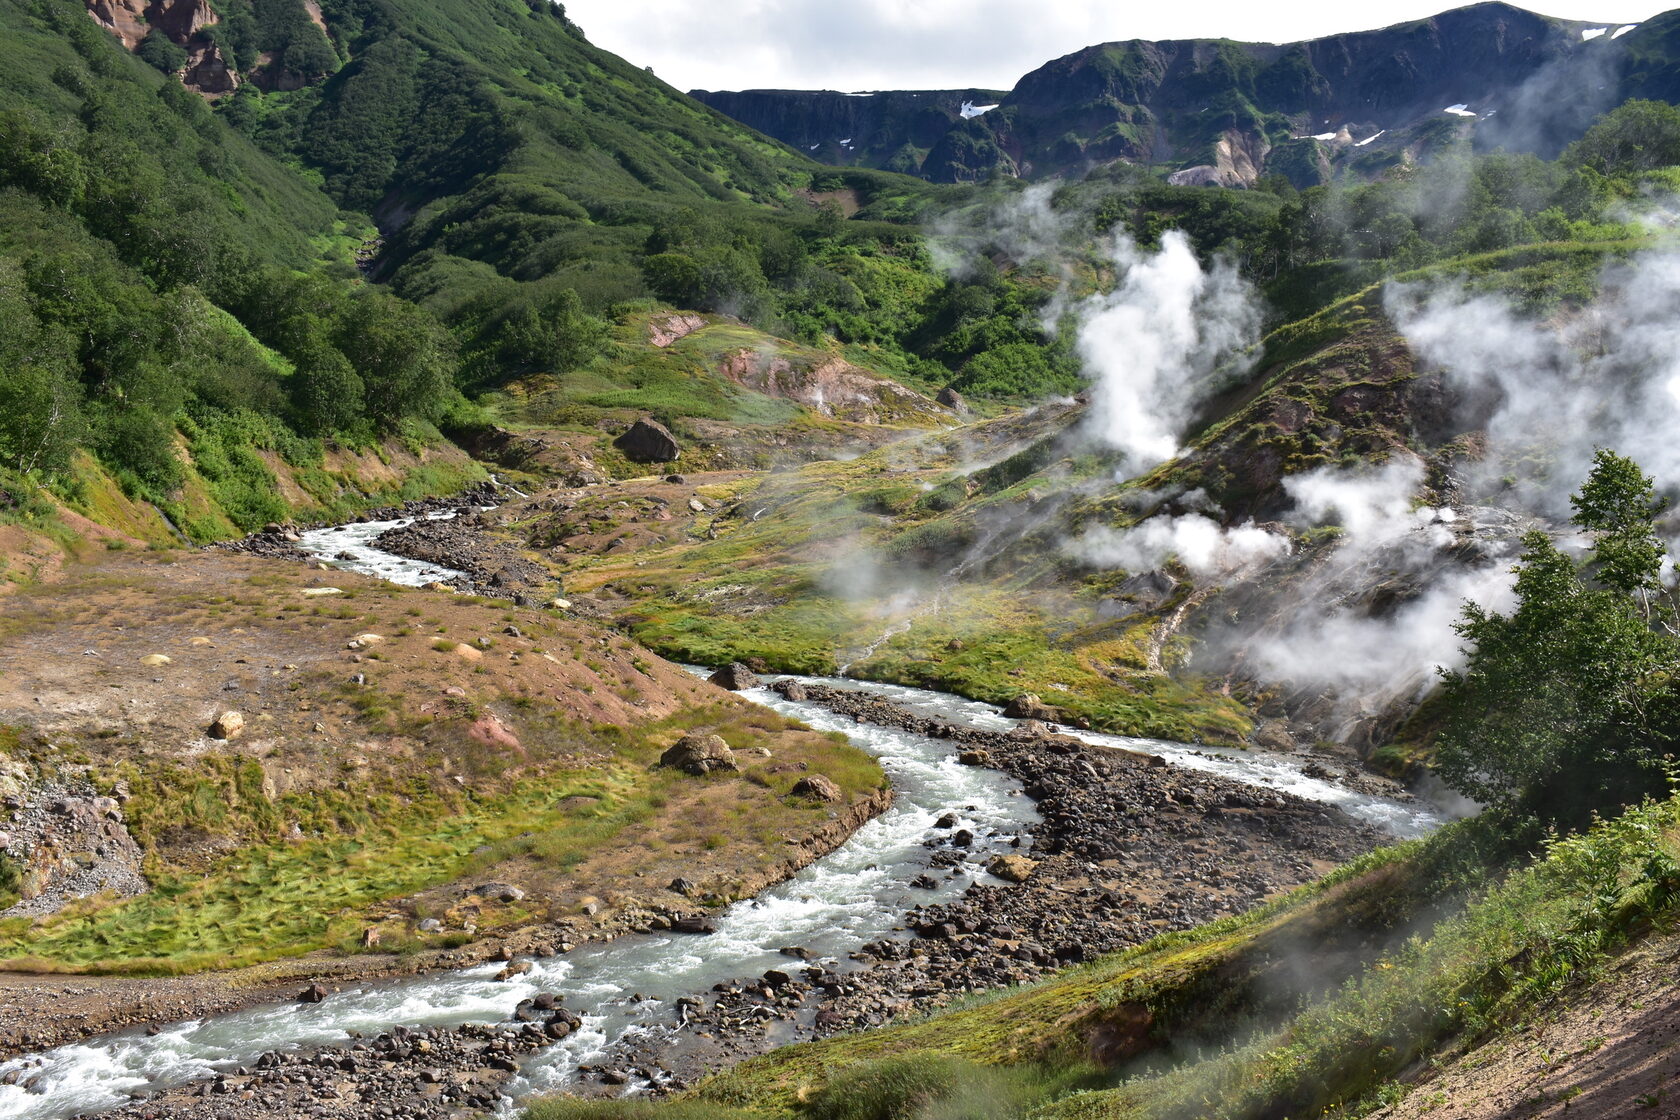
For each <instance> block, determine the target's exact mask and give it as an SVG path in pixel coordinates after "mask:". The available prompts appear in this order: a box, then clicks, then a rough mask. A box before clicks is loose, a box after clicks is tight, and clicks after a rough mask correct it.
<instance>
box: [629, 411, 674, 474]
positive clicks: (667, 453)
mask: <svg viewBox="0 0 1680 1120" xmlns="http://www.w3.org/2000/svg"><path fill="white" fill-rule="evenodd" d="M613 446H614V447H616V448H618V449H619V450H620V451H622V452H624V457H625V458H626V459H629V460H630V461H631V462H632V463H674V462H676V461H677V459H678V458H679V457H680V456H681V455H682V448H681V447H680V446H678V444H677V437H676V436H674V435H672V434H671V430H670V429H669V428H667V427H666V426H665V425H663V424H661V423H660V422H659V421H657V420H655V419H653V418H652V417H643V418H642V419H640V420H638V421H636V422H635V423H634V424H632V425H630V430H629V431H627V432H625V433H624V434H623V435H621V436H619V437H618V438H617V439H615V440H613Z"/></svg>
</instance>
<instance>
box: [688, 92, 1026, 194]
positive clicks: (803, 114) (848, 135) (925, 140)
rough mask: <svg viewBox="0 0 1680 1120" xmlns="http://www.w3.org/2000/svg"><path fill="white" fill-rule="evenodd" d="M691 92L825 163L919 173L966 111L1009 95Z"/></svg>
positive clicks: (709, 103) (746, 123)
mask: <svg viewBox="0 0 1680 1120" xmlns="http://www.w3.org/2000/svg"><path fill="white" fill-rule="evenodd" d="M689 96H690V97H693V98H695V99H696V100H699V101H703V102H705V103H706V104H707V105H710V106H711V107H712V108H714V109H716V110H718V111H719V112H720V113H723V114H725V115H726V116H730V117H734V118H735V119H736V120H738V121H740V122H741V123H742V124H745V125H748V126H750V127H752V128H756V129H757V130H758V131H760V132H762V133H764V134H765V135H767V136H773V137H775V138H776V139H778V140H780V141H782V142H783V143H784V144H787V145H788V146H790V147H792V148H795V149H797V150H798V151H800V152H803V153H804V154H806V155H808V156H810V157H811V158H812V159H815V160H818V161H819V162H822V163H827V164H832V165H836V166H856V167H880V168H886V169H887V170H890V171H902V172H906V173H908V174H916V173H917V172H918V171H920V169H921V165H922V160H923V159H924V158H925V157H926V155H927V153H928V149H930V148H932V147H933V146H934V145H935V144H937V143H938V142H939V140H940V138H941V137H943V136H944V135H945V134H946V133H947V132H949V131H950V129H951V127H952V126H953V125H955V124H958V123H960V122H961V121H963V120H964V119H965V118H964V115H963V114H964V113H965V112H966V113H968V114H971V115H974V114H977V113H978V112H979V111H980V110H981V109H982V108H983V107H988V106H995V105H996V104H997V103H998V102H999V101H1001V100H1002V99H1003V96H1004V95H1003V93H1002V92H1000V91H998V90H990V89H947V90H900V91H890V92H885V93H837V92H835V91H833V90H779V89H749V90H743V91H740V92H735V93H729V92H719V93H713V92H710V91H708V90H703V89H697V90H692V91H690V93H689Z"/></svg>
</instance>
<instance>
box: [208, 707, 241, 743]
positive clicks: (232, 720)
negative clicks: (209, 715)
mask: <svg viewBox="0 0 1680 1120" xmlns="http://www.w3.org/2000/svg"><path fill="white" fill-rule="evenodd" d="M244 730H245V717H244V716H242V715H240V714H239V713H238V712H232V711H229V712H223V713H222V714H221V715H219V716H217V717H216V718H215V719H213V720H211V721H210V738H212V739H236V738H238V737H239V733H240V732H241V731H244Z"/></svg>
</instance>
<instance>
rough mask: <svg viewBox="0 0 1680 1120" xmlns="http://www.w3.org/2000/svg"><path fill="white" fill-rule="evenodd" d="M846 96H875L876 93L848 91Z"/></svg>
mask: <svg viewBox="0 0 1680 1120" xmlns="http://www.w3.org/2000/svg"><path fill="white" fill-rule="evenodd" d="M845 96H847V97H874V96H875V95H874V94H873V93H848V94H846V95H845Z"/></svg>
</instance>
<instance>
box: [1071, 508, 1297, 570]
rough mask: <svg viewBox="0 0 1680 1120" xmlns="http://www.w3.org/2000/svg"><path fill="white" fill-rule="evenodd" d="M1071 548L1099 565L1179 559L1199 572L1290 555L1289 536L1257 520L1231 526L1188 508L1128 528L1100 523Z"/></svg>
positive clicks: (1132, 566)
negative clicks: (1177, 513) (1182, 513)
mask: <svg viewBox="0 0 1680 1120" xmlns="http://www.w3.org/2000/svg"><path fill="white" fill-rule="evenodd" d="M1068 551H1069V553H1071V554H1072V555H1074V556H1077V557H1078V558H1079V559H1081V560H1083V561H1085V562H1086V563H1087V564H1090V565H1092V566H1093V567H1099V568H1123V569H1125V570H1126V571H1129V572H1137V571H1148V570H1150V569H1152V568H1158V567H1160V566H1161V565H1163V564H1165V563H1166V562H1167V561H1168V560H1172V559H1176V560H1177V561H1178V562H1179V563H1180V564H1182V565H1183V566H1184V568H1185V569H1186V570H1187V571H1189V572H1190V574H1192V575H1195V576H1200V577H1203V578H1206V577H1210V576H1212V577H1231V576H1236V575H1246V574H1248V573H1250V572H1252V571H1254V570H1255V569H1257V568H1260V567H1264V566H1265V565H1266V564H1269V563H1270V562H1272V561H1273V560H1276V559H1278V558H1279V557H1281V556H1287V555H1288V554H1289V538H1287V537H1285V536H1283V535H1282V534H1279V533H1273V532H1271V531H1269V530H1266V529H1262V528H1260V527H1259V526H1257V525H1252V524H1247V525H1239V526H1236V527H1235V528H1229V529H1228V528H1225V527H1224V526H1222V525H1220V524H1219V522H1217V521H1215V520H1213V518H1211V517H1204V516H1203V515H1201V514H1199V513H1187V514H1184V515H1183V516H1181V517H1152V518H1150V519H1149V520H1147V521H1144V522H1142V523H1141V524H1138V525H1135V526H1133V527H1131V528H1129V529H1111V528H1109V527H1107V526H1098V527H1096V528H1093V529H1090V530H1088V531H1086V533H1085V534H1084V535H1083V536H1081V537H1080V538H1078V539H1077V540H1075V541H1072V542H1070V543H1069V545H1068Z"/></svg>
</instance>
